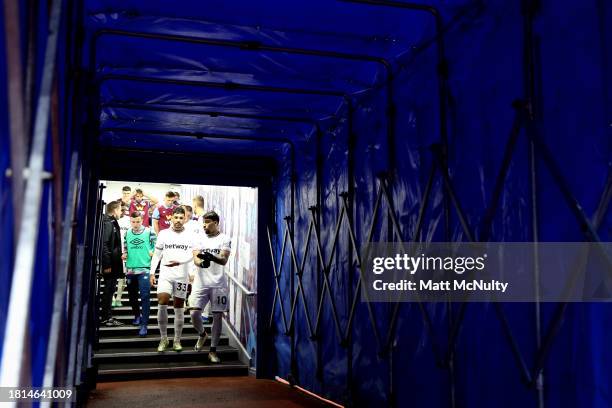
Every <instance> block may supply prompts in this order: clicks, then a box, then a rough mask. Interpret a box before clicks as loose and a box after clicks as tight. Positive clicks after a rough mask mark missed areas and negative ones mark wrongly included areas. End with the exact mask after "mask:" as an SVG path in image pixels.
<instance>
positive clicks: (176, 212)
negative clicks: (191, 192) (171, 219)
mask: <svg viewBox="0 0 612 408" xmlns="http://www.w3.org/2000/svg"><path fill="white" fill-rule="evenodd" d="M174 214H183V215H185V209H184V208H183V207H176V208H175V209H174V211H172V215H174Z"/></svg>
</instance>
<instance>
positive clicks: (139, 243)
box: [130, 238, 144, 245]
mask: <svg viewBox="0 0 612 408" xmlns="http://www.w3.org/2000/svg"><path fill="white" fill-rule="evenodd" d="M130 244H132V245H142V244H144V241H143V240H142V239H140V238H134V239H133V240H131V241H130Z"/></svg>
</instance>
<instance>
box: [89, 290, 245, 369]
mask: <svg viewBox="0 0 612 408" xmlns="http://www.w3.org/2000/svg"><path fill="white" fill-rule="evenodd" d="M103 287H104V282H102V285H101V287H100V292H101V291H102V288H103ZM121 302H122V303H123V306H121V307H115V308H113V317H114V318H115V319H117V320H119V321H120V322H122V323H124V326H119V327H105V326H101V327H100V331H99V335H100V340H99V347H98V350H96V351H95V352H94V359H93V360H94V364H95V365H96V366H97V369H98V381H124V380H139V379H145V378H172V377H204V376H245V375H248V365H247V364H245V363H243V362H242V361H240V359H239V355H238V353H239V351H238V349H236V348H234V347H232V346H230V345H229V339H228V337H227V336H226V335H224V334H222V335H221V339H220V341H219V345H218V346H217V355H218V356H219V357H220V358H221V363H220V364H212V363H210V362H209V361H208V347H210V340H211V338H210V330H211V325H204V327H205V329H206V331H207V332H208V334H209V336H208V338H207V339H206V345H205V347H204V349H203V350H202V351H200V352H196V351H194V349H193V347H194V345H195V343H196V341H197V339H198V334H197V332H196V330H195V328H194V327H193V325H192V324H191V316H190V315H189V313H187V310H186V311H185V324H184V327H183V335H182V337H181V345H182V346H183V351H181V352H176V351H173V350H172V349H171V348H170V349H169V350H168V351H165V352H163V353H158V352H157V345H158V344H159V339H160V336H159V328H158V325H157V309H158V307H157V293H156V292H155V289H152V290H151V312H150V317H149V326H148V334H147V336H146V337H139V336H138V329H139V328H138V326H132V325H131V322H132V320H133V319H134V316H133V315H132V308H131V307H130V306H129V300H128V293H127V287H126V288H125V290H124V292H123V297H122V299H121ZM171 305H172V300H171V301H170V306H171ZM173 337H174V313H173V310H172V307H169V308H168V338H169V339H170V347H172V339H173Z"/></svg>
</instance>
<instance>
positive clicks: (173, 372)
mask: <svg viewBox="0 0 612 408" xmlns="http://www.w3.org/2000/svg"><path fill="white" fill-rule="evenodd" d="M0 15H1V18H0V27H1V29H0V36H1V37H2V38H1V41H0V55H1V56H2V57H1V58H0V78H1V79H0V101H1V102H2V106H3V107H5V108H4V109H2V110H1V112H0V146H1V152H0V171H1V173H0V216H1V218H2V221H1V222H0V228H1V234H2V237H3V239H2V240H0V247H1V254H2V260H1V261H0V282H2V284H1V285H0V338H1V339H2V346H1V347H2V348H1V351H0V353H1V354H0V357H1V360H0V382H1V387H2V388H3V389H4V390H5V391H2V392H6V394H2V395H0V400H2V401H3V402H9V403H11V404H14V405H19V404H24V403H25V401H26V400H21V401H17V400H15V399H10V398H9V396H8V395H9V394H8V393H9V391H10V390H24V393H25V391H26V390H31V389H38V390H40V389H49V390H56V391H59V390H69V391H70V392H71V395H72V397H71V399H70V401H69V402H68V401H66V402H65V404H72V405H76V406H86V405H90V406H111V405H104V403H105V401H106V402H107V403H109V404H112V403H113V401H115V404H118V405H125V404H128V405H129V404H131V403H128V402H121V401H123V400H121V398H122V397H121V396H122V395H123V396H125V395H127V394H129V393H128V392H127V391H126V390H132V389H135V388H130V387H136V388H137V384H139V383H138V381H146V380H149V381H155V382H154V383H151V384H155V385H154V386H155V387H160V388H159V389H158V390H159V391H160V392H162V390H164V389H165V388H163V387H165V386H168V387H170V385H167V384H178V382H177V383H173V382H172V381H178V380H177V379H181V378H183V377H185V378H186V377H189V378H190V379H191V380H192V381H197V380H200V379H201V380H202V381H205V382H203V383H197V384H205V385H206V387H209V388H210V390H209V391H206V392H207V393H208V394H207V395H208V396H209V397H210V398H213V399H214V397H211V396H214V395H217V394H214V393H213V392H214V389H215V381H218V384H219V388H218V389H219V390H220V389H223V390H224V391H223V393H222V394H219V396H218V398H219V400H225V401H226V405H228V406H234V405H243V404H248V403H253V404H256V402H257V398H258V395H259V397H260V398H261V400H260V404H261V405H257V406H275V405H282V404H284V403H287V402H286V401H289V400H290V399H291V398H302V399H300V400H296V402H294V404H297V406H311V405H308V404H314V405H312V406H319V405H316V404H320V405H321V406H323V405H329V404H331V405H334V406H392V407H404V406H406V407H408V406H411V407H412V406H414V407H453V408H454V407H490V406H499V407H516V406H526V407H531V406H533V407H535V406H537V407H539V408H543V407H546V406H548V407H609V406H612V395H611V394H610V390H611V389H612V351H611V349H610V347H609V345H610V340H611V339H612V310H611V309H610V306H609V305H610V303H609V300H610V299H612V295H610V293H612V286H610V282H609V279H610V276H612V263H610V260H611V259H612V252H611V251H610V248H611V246H610V243H609V242H608V241H610V238H611V237H612V211H610V201H611V200H612V66H611V55H612V28H611V27H610V21H612V4H610V3H609V2H606V1H603V0H588V1H583V2H572V1H551V0H521V1H509V0H445V1H442V0H428V1H421V0H417V1H414V2H408V1H400V0H327V1H323V0H310V1H291V2H281V1H274V0H265V1H260V2H252V1H243V0H231V1H218V0H207V1H192V0H187V1H182V2H164V1H147V2H143V1H135V0H122V1H117V0H50V1H47V2H38V1H35V0H24V1H11V0H5V1H4V7H3V9H2V10H1V11H0ZM119 181H121V183H124V184H125V183H127V184H129V185H133V186H137V185H146V186H148V185H152V184H150V183H157V184H159V185H164V186H166V185H167V186H171V185H176V186H216V187H210V190H205V191H229V190H221V189H222V188H226V189H231V188H237V189H245V190H244V191H250V192H248V193H247V194H248V195H249V196H250V197H256V199H255V202H256V205H255V206H253V207H249V210H248V211H247V210H245V211H242V210H241V211H242V212H240V214H241V217H243V218H241V219H240V221H236V223H235V225H242V226H245V225H253V226H254V227H253V228H254V230H253V231H251V235H249V236H250V237H251V238H248V239H245V240H241V241H238V237H237V236H236V237H234V236H232V244H238V245H233V246H232V255H231V256H233V257H234V258H231V259H234V260H235V262H236V265H241V266H240V268H238V267H237V269H233V268H230V269H226V271H225V273H226V274H228V276H229V277H228V279H229V281H228V282H229V283H228V284H229V289H230V291H231V292H232V293H233V295H232V296H233V298H232V299H234V300H233V303H234V304H233V307H234V309H233V310H234V312H232V313H233V314H232V313H230V314H227V315H225V317H224V318H223V319H224V322H225V323H224V325H223V334H222V335H223V339H225V340H224V341H225V343H223V347H226V348H227V350H228V351H227V353H228V354H227V355H230V354H231V356H233V357H232V358H231V359H230V360H231V361H229V360H228V361H226V362H223V363H222V364H221V365H216V366H215V365H214V364H209V363H207V362H201V361H200V360H198V359H200V357H199V355H198V354H197V353H194V352H192V351H187V350H185V351H184V352H183V353H182V354H181V355H180V358H179V357H177V355H178V354H177V353H175V354H172V353H170V352H165V354H163V355H161V354H159V353H157V352H155V351H154V347H155V344H157V341H158V340H159V336H158V332H157V326H156V324H157V320H154V321H152V324H153V326H151V327H153V329H151V328H150V329H149V334H148V335H147V337H146V339H145V340H142V339H140V340H138V338H137V336H136V334H135V333H136V331H135V330H136V329H134V328H129V327H127V328H116V329H112V330H111V329H108V328H104V327H102V326H101V325H100V310H101V309H100V293H101V291H102V290H103V289H102V287H103V286H104V285H103V284H104V281H105V279H102V276H103V270H104V267H103V265H102V261H101V251H102V248H103V247H104V245H105V244H104V243H103V235H104V228H105V227H104V226H103V224H104V221H103V220H104V216H103V214H104V213H105V209H106V212H108V204H109V202H110V200H111V199H110V198H108V195H106V196H105V190H106V189H107V188H108V186H109V185H110V184H109V183H111V184H112V183H113V182H117V183H119ZM147 183H149V184H147ZM117 185H119V184H117ZM177 188H178V187H177ZM194 188H195V187H194ZM207 188H208V187H207ZM215 188H217V189H218V190H215ZM160 191H161V190H160ZM181 191H191V190H187V189H186V187H185V189H184V190H181ZM194 191H195V190H194ZM202 191H204V190H202ZM241 191H242V190H241ZM211 194H212V193H211ZM215 194H216V193H215ZM219 194H222V193H219ZM115 198H116V197H115ZM157 198H158V199H159V200H162V199H163V196H162V195H160V196H158V197H157ZM191 198H192V196H189V200H190V199H191ZM206 200H208V196H207V197H206ZM219 202H221V201H219ZM241 205H242V204H241ZM222 208H223V209H225V208H226V207H222ZM227 208H229V207H227ZM241 208H242V207H241ZM228 211H229V210H228ZM237 214H238V212H237ZM223 216H224V214H221V219H222V222H221V224H220V225H222V226H223V225H230V224H229V221H227V220H224V219H223ZM234 221H235V220H234ZM224 222H225V223H226V224H224ZM383 243H386V244H388V246H386V247H385V248H386V249H385V250H390V249H389V248H390V247H393V248H395V250H396V251H400V250H401V251H405V248H406V246H407V245H415V244H436V243H448V244H449V247H452V248H454V249H453V250H456V248H457V246H458V245H459V244H464V243H473V244H480V245H485V244H493V245H498V246H497V247H496V248H503V249H504V250H506V251H510V250H511V249H512V248H514V247H512V246H504V245H505V244H507V243H516V244H521V243H522V244H525V245H530V246H529V247H528V249H529V250H530V251H536V252H537V256H536V258H535V259H536V260H535V261H533V262H532V263H533V265H532V266H533V267H534V268H535V271H536V280H535V281H533V282H535V283H533V282H532V283H533V284H534V285H535V287H536V289H535V293H536V296H535V297H534V298H533V299H531V298H529V299H527V298H523V297H521V298H514V299H510V300H508V299H506V298H504V297H503V294H501V295H500V296H501V297H500V298H499V299H490V298H487V299H485V300H486V301H485V300H480V301H477V300H475V299H474V300H472V301H470V300H469V299H467V300H465V299H463V298H461V299H457V298H444V299H442V298H437V299H435V300H433V301H432V300H430V299H421V298H419V297H418V296H417V297H416V298H411V299H410V300H406V299H402V300H401V301H399V300H397V299H395V298H394V300H393V301H388V300H386V301H385V300H383V299H381V298H375V299H374V300H373V299H371V298H370V297H372V296H376V294H375V293H373V289H372V284H371V279H372V278H371V273H368V270H367V266H368V265H369V264H368V262H370V261H371V253H370V252H371V251H376V250H377V249H378V248H382V247H381V245H382V244H383ZM555 243H556V244H558V246H556V247H555V246H554V244H555ZM548 244H550V246H548ZM563 244H567V246H566V247H563ZM394 245H395V246H394ZM397 245H400V246H399V247H398V246H397ZM404 245H406V246H404ZM580 245H582V247H581V246H580ZM586 246H588V248H589V249H587V251H590V252H588V253H589V254H593V253H599V254H603V255H601V259H600V261H601V264H598V266H596V267H595V266H593V267H592V269H594V271H595V272H593V273H594V274H595V275H596V276H597V278H592V279H599V276H600V275H601V280H602V282H603V283H601V285H599V286H598V287H597V290H598V292H597V293H596V294H595V295H596V296H595V295H594V296H591V297H584V296H583V297H581V298H580V299H578V298H577V297H576V298H571V299H570V300H568V299H565V298H564V299H561V298H554V297H552V296H551V297H546V294H543V295H542V297H541V296H540V295H539V293H540V292H538V290H539V289H538V288H540V286H538V285H540V284H541V285H544V283H540V281H538V280H537V279H540V278H539V277H540V276H541V279H542V282H544V280H546V279H550V282H553V281H555V282H557V281H558V282H562V283H565V282H566V281H565V279H566V276H567V279H568V282H570V283H571V282H574V281H572V280H571V279H572V276H573V275H571V273H573V272H572V271H573V268H578V267H576V265H575V264H573V263H572V262H570V261H567V262H566V259H569V258H570V257H569V254H570V253H572V254H573V253H574V252H572V251H574V249H575V248H585V247H586ZM245 248H248V249H245ZM398 248H399V249H398ZM419 248H421V247H419ZM526 248H527V247H526ZM534 248H535V249H534ZM541 248H544V249H542V251H545V250H546V248H555V249H554V250H555V251H558V252H555V253H558V254H559V255H558V256H559V257H561V258H563V260H562V261H559V262H558V263H555V262H556V261H551V264H546V265H544V263H545V262H544V261H542V259H548V258H546V254H544V253H543V252H540V251H541ZM559 248H561V249H559ZM562 248H570V249H567V250H563V249H562ZM551 250H552V249H551ZM576 250H579V249H576ZM246 251H248V252H249V255H250V258H249V259H250V261H249V262H247V263H246V266H245V264H244V262H243V261H240V257H241V256H246V255H247V254H246ZM598 251H601V252H598ZM606 251H607V255H606ZM241 253H242V254H241ZM398 256H399V255H398ZM538 257H540V263H539V264H538ZM530 259H531V258H530ZM551 259H552V258H551ZM241 262H243V263H241ZM594 262H595V261H594ZM553 264H554V265H553ZM587 264H588V262H586V261H585V265H583V266H584V268H588V265H587ZM197 265H198V264H197V261H196V266H197ZM589 265H590V264H589ZM242 268H243V269H244V270H243V269H242ZM398 269H399V268H398ZM228 270H229V271H230V272H228ZM508 270H509V271H510V272H508V271H506V273H508V274H509V275H512V273H513V272H512V269H511V268H510V269H508ZM550 271H552V272H550ZM151 273H153V272H151ZM540 273H541V275H540ZM547 273H549V274H550V275H546V274H547ZM516 274H517V275H518V274H519V272H516ZM385 276H387V275H385ZM606 279H608V280H606ZM585 282H587V284H591V283H592V282H591V281H588V279H587V280H585ZM598 282H599V281H598ZM570 283H568V285H569V284H570ZM151 293H152V294H153V293H154V291H152V292H151ZM584 293H586V289H585V290H584V292H583V294H584ZM585 296H586V295H585ZM462 300H463V301H462ZM155 302H158V300H157V299H156V300H155ZM155 304H156V305H157V303H155ZM155 307H156V308H157V307H159V306H155ZM126 310H128V308H127V307H126ZM152 310H153V309H152ZM151 313H152V316H153V311H152V312H151ZM187 315H188V313H187V312H186V313H185V316H186V317H185V319H186V320H185V325H186V326H185V327H187V325H188V316H187ZM125 319H127V317H126V318H125ZM126 321H127V320H126ZM128 326H129V325H128ZM189 327H191V326H189ZM185 330H187V329H185ZM189 330H192V329H191V328H190V329H189ZM111 332H113V333H120V332H121V333H123V334H122V336H123V338H122V339H119V340H118V339H114V341H115V343H116V344H115V343H113V345H112V346H110V345H106V346H105V344H106V343H108V342H109V341H111V340H109V337H108V336H109V334H108V333H111ZM105 333H106V334H105ZM189 333H191V334H190V335H193V339H192V340H191V341H193V342H195V341H196V340H195V339H197V337H196V336H197V333H196V332H195V331H191V332H189ZM194 333H196V334H194ZM105 336H106V337H105ZM184 336H187V334H184ZM187 337H188V336H187ZM141 340H142V341H141ZM139 341H141V342H140V343H138V342H139ZM121 342H123V343H121ZM120 343H121V344H124V345H123V346H121V347H128V346H125V344H128V343H130V344H132V343H133V344H134V346H133V347H137V346H136V344H138V347H141V348H133V349H127V348H121V349H119V348H118V347H119V345H117V344H120ZM183 343H184V345H185V344H187V341H186V340H184V341H183ZM192 346H193V345H192V344H191V343H189V347H192ZM105 347H106V350H107V351H106V352H107V355H106V357H105V356H104V352H105V351H104V350H105ZM112 347H115V348H116V349H115V348H112ZM130 347H132V346H130ZM147 347H148V348H149V350H148V351H146V350H145V348H147ZM220 347H221V346H220ZM186 348H187V347H185V349H186ZM109 350H110V351H109ZM113 350H114V351H113ZM190 350H191V349H190ZM223 350H226V349H223ZM111 351H112V352H111ZM104 358H107V359H106V360H105V359H104ZM202 361H204V360H202ZM230 363H231V364H230ZM113 364H114V365H113ZM223 364H225V366H224V365H223ZM105 370H106V371H105ZM119 381H122V382H119ZM232 381H236V382H235V383H234V382H232ZM240 381H251V382H249V383H248V384H247V383H244V384H247V385H243V387H246V388H243V389H244V390H247V388H248V387H253V388H248V389H249V390H250V391H248V392H247V391H244V393H241V391H240V390H241V388H240V384H243V383H241V382H240ZM142 384H145V383H142ZM147 384H148V383H147ZM165 384H166V385H165ZM185 384H187V383H185ZM194 384H196V383H194ZM223 384H225V385H223ZM261 384H263V385H261ZM44 387H46V388H44ZM105 387H106V388H105ZM194 387H195V388H197V387H196V386H194ZM223 387H225V388H223ZM234 387H236V388H234ZM257 387H263V388H257ZM265 387H271V388H265ZM274 387H278V388H274ZM195 388H186V389H184V390H183V389H182V390H183V391H184V394H185V395H186V398H189V396H190V395H191V394H190V393H191V392H196V391H195ZM209 388H207V389H209ZM104 390H106V391H104ZM122 390H123V391H122ZM258 390H261V391H258ZM183 391H182V392H183ZM10 392H13V391H10ZM258 393H259V394H258ZM268 393H269V394H268ZM145 394H146V393H145ZM11 395H13V394H11ZM24 395H25V394H24ZM194 395H195V394H194ZM198 395H199V394H198ZM268 395H277V396H278V399H274V398H273V397H270V398H271V399H269V400H268V399H266V398H268ZM30 397H31V396H30ZM96 398H97V400H96ZM113 398H115V400H113ZM198 398H199V397H198ZM285 398H286V399H285ZM149 399H150V401H149V402H147V405H155V404H156V403H159V404H160V405H162V402H161V401H162V400H161V399H159V400H156V398H153V397H151V396H150V395H149ZM37 401H38V403H40V404H41V405H44V406H51V405H58V406H59V405H64V402H62V400H61V399H57V400H37ZM125 401H127V400H125ZM186 401H188V400H186ZM198 401H199V402H193V401H192V402H191V403H189V402H185V403H184V404H185V405H184V406H201V405H204V406H205V405H206V403H207V402H211V401H212V400H206V399H203V400H198ZM283 401H284V402H283ZM164 404H165V405H166V406H167V405H168V404H169V403H168V402H164ZM177 404H179V405H180V404H181V403H178V402H177ZM189 404H191V405H189ZM301 404H303V405H301ZM155 406H157V405H155Z"/></svg>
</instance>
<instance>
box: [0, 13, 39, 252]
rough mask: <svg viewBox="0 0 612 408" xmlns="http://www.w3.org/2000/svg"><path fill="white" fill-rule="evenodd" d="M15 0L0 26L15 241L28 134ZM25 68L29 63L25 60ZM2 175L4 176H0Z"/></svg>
mask: <svg viewBox="0 0 612 408" xmlns="http://www.w3.org/2000/svg"><path fill="white" fill-rule="evenodd" d="M20 21H21V19H20V18H19V2H17V1H5V2H4V27H5V31H6V33H5V41H6V44H5V47H6V72H7V78H6V83H7V87H8V98H7V99H8V105H9V106H8V110H9V112H8V114H9V115H8V116H9V130H10V135H11V138H10V146H11V147H10V149H11V195H12V198H13V214H14V220H15V222H14V223H13V234H14V235H13V236H14V241H15V242H17V240H18V236H19V222H18V220H21V219H22V218H21V211H22V208H23V190H24V189H23V182H24V178H23V170H24V169H25V162H26V156H27V145H28V138H27V134H28V133H29V132H28V130H27V129H26V124H25V116H24V115H25V112H24V106H25V105H24V98H23V78H22V72H23V70H22V67H21V31H20V27H19V22H20ZM28 63H29V64H28V69H29V68H30V65H31V63H32V61H31V60H29V61H28ZM0 176H1V177H4V175H3V174H2V175H0Z"/></svg>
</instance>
